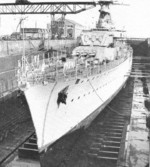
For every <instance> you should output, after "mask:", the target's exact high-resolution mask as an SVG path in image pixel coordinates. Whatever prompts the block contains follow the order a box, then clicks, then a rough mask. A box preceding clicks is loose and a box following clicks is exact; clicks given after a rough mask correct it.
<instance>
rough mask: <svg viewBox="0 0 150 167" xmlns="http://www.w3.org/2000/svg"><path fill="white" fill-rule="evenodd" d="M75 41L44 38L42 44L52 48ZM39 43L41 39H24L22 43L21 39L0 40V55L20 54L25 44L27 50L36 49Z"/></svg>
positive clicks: (70, 44) (74, 41)
mask: <svg viewBox="0 0 150 167" xmlns="http://www.w3.org/2000/svg"><path fill="white" fill-rule="evenodd" d="M76 43H77V42H76V40H45V42H44V46H45V48H46V49H48V48H51V47H52V48H54V49H61V48H64V47H71V46H72V45H74V44H76ZM40 44H41V40H25V41H24V44H23V41H22V40H20V41H0V57H6V56H13V55H18V54H22V52H23V46H25V50H26V51H27V52H28V51H31V50H34V49H38V48H39V45H40Z"/></svg>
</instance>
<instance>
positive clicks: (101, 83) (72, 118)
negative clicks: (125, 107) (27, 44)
mask: <svg viewBox="0 0 150 167" xmlns="http://www.w3.org/2000/svg"><path fill="white" fill-rule="evenodd" d="M131 66H132V57H131V56H130V57H129V58H127V59H126V60H125V61H123V62H122V63H121V64H119V65H117V66H116V67H114V68H112V69H110V70H107V71H105V72H103V73H100V74H96V75H94V76H89V77H88V78H78V79H74V80H70V81H66V82H61V81H59V82H55V83H49V84H47V85H36V86H33V87H31V88H29V89H28V90H26V91H25V96H26V99H27V102H28V105H29V108H30V111H31V116H32V119H33V123H34V126H35V130H36V134H37V138H38V141H37V142H38V148H39V151H40V152H41V151H43V150H44V149H46V148H47V147H48V146H50V145H51V144H52V143H54V142H55V141H56V140H58V139H60V138H61V137H62V136H64V135H65V134H67V133H70V132H72V131H75V130H77V129H79V128H81V127H87V126H89V125H90V123H91V122H92V121H93V120H94V119H95V118H96V116H97V115H98V114H99V113H100V112H101V111H102V110H103V108H105V107H106V106H107V105H108V103H109V102H110V101H111V100H112V99H113V98H114V97H115V96H116V95H117V93H118V92H119V91H120V90H121V88H122V87H123V86H124V84H125V82H126V81H127V79H128V75H129V71H130V70H131ZM66 87H68V89H67V99H66V104H63V103H60V104H59V105H58V103H57V100H58V93H59V92H60V91H61V90H62V89H64V88H66Z"/></svg>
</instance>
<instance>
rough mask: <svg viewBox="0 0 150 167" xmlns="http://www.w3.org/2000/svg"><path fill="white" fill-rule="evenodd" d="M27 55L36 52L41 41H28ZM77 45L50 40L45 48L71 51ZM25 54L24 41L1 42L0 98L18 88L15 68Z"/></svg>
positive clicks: (74, 41)
mask: <svg viewBox="0 0 150 167" xmlns="http://www.w3.org/2000/svg"><path fill="white" fill-rule="evenodd" d="M24 42H25V50H26V53H31V52H32V51H36V50H38V48H39V45H40V44H41V41H40V40H32V41H31V40H30V41H29V40H26V41H24ZM76 45H77V41H76V40H50V41H47V40H46V41H45V42H44V48H45V49H48V48H53V49H56V50H57V49H62V48H63V49H64V48H67V49H70V48H73V47H75V46H76ZM22 53H23V41H0V97H3V96H5V95H6V94H8V93H10V92H12V91H14V90H15V88H17V80H16V73H15V67H17V62H18V60H19V59H20V58H21V55H22Z"/></svg>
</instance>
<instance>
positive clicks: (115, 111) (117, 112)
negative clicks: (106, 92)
mask: <svg viewBox="0 0 150 167" xmlns="http://www.w3.org/2000/svg"><path fill="white" fill-rule="evenodd" d="M89 83H90V85H91V87H92V88H93V90H94V92H95V94H96V95H97V96H98V98H99V99H100V100H101V101H102V102H103V103H104V100H103V99H102V98H101V97H100V95H99V94H98V93H97V91H96V90H95V88H94V87H93V85H92V83H91V82H90V80H89ZM106 107H107V108H109V109H110V110H111V111H112V112H114V113H116V114H117V115H120V116H127V115H126V114H120V113H119V111H117V110H115V109H113V108H112V107H110V106H109V105H107V106H106Z"/></svg>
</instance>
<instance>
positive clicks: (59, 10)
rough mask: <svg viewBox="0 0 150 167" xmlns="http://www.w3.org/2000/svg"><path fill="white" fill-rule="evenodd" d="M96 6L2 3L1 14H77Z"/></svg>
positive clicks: (89, 3) (50, 3) (84, 4)
mask: <svg viewBox="0 0 150 167" xmlns="http://www.w3.org/2000/svg"><path fill="white" fill-rule="evenodd" d="M95 6H96V3H95V2H37V3H23V4H20V3H1V4H0V14H5V15H6V14H77V13H80V12H82V11H85V10H88V9H91V8H94V7H95Z"/></svg>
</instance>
